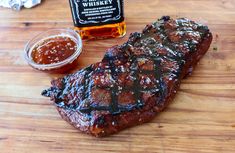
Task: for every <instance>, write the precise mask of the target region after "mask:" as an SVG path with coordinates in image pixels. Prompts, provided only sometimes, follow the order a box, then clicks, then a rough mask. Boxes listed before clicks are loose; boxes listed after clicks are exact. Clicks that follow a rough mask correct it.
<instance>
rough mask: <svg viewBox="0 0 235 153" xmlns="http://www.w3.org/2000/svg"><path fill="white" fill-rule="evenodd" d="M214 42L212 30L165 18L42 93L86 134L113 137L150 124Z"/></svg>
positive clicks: (190, 22)
mask: <svg viewBox="0 0 235 153" xmlns="http://www.w3.org/2000/svg"><path fill="white" fill-rule="evenodd" d="M211 39H212V35H211V33H210V32H209V30H208V28H207V27H206V26H203V25H201V24H197V23H195V22H194V21H190V20H188V19H185V18H181V19H176V20H173V19H170V18H169V17H162V18H161V19H160V20H158V21H157V22H155V23H153V24H152V25H147V26H146V27H145V29H144V30H143V32H142V33H137V32H136V33H133V34H131V36H130V38H129V40H128V42H127V43H125V44H123V45H122V46H114V47H112V48H110V49H109V50H108V51H107V52H106V54H105V56H104V58H103V60H102V61H101V62H98V63H95V64H92V65H90V66H89V67H87V68H85V69H82V70H80V71H78V72H77V73H74V74H70V75H68V76H65V77H64V78H60V79H57V80H54V81H52V87H51V88H50V89H48V90H45V91H43V93H42V94H43V95H45V96H49V97H51V99H52V100H53V101H54V102H55V104H56V106H57V109H58V111H59V112H60V114H61V116H62V117H63V118H64V119H65V120H67V121H68V122H69V123H71V124H72V125H73V126H75V127H76V128H78V129H80V130H81V131H84V132H86V133H90V134H92V135H95V136H105V135H108V134H112V133H115V132H118V131H120V130H122V129H124V128H127V127H131V126H134V125H137V124H141V123H144V122H147V121H149V120H151V119H152V118H153V117H154V116H155V115H156V113H157V112H159V111H160V110H162V109H163V108H165V107H166V106H167V104H168V103H169V102H170V100H171V99H172V98H173V96H174V95H175V93H176V91H177V89H178V87H179V83H180V80H181V79H182V78H183V77H184V76H185V75H186V74H187V73H188V71H189V69H191V68H192V67H193V66H195V64H196V62H197V61H198V60H199V59H200V57H201V56H202V55H203V54H204V53H205V52H206V51H207V50H208V48H209V45H210V43H211Z"/></svg>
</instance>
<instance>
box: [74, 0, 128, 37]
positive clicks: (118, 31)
mask: <svg viewBox="0 0 235 153" xmlns="http://www.w3.org/2000/svg"><path fill="white" fill-rule="evenodd" d="M123 3H124V2H123V0H70V7H71V12H72V17H73V22H74V26H75V30H76V31H78V32H79V33H80V35H81V37H82V39H83V40H86V39H89V40H90V39H105V38H116V37H122V36H124V35H125V34H126V23H125V20H124V13H123V12H124V10H123V9H124V8H123Z"/></svg>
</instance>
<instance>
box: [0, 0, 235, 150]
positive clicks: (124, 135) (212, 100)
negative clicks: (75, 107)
mask: <svg viewBox="0 0 235 153" xmlns="http://www.w3.org/2000/svg"><path fill="white" fill-rule="evenodd" d="M162 15H171V16H172V17H188V18H190V19H193V20H196V21H200V22H202V23H204V24H207V25H208V26H209V28H210V29H211V31H212V32H213V35H214V40H213V44H212V45H211V48H210V50H209V51H208V53H207V54H206V55H205V56H204V57H203V59H202V60H201V61H200V63H199V64H198V66H197V68H196V70H195V71H194V72H193V75H192V76H191V77H189V78H188V79H186V80H183V82H182V85H181V88H180V91H179V93H178V95H177V96H176V98H175V100H174V101H173V103H172V104H171V105H170V106H169V107H168V109H166V110H165V111H164V112H162V113H160V114H159V115H158V116H157V117H156V118H155V119H154V120H153V121H151V122H150V123H147V124H144V125H141V126H138V127H134V128H131V129H127V130H124V131H122V132H121V133H119V134H116V135H113V136H110V137H107V138H101V139H98V138H94V137H91V136H88V135H85V134H82V133H80V132H79V131H77V130H75V129H74V128H73V127H71V126H70V125H69V124H67V123H66V122H65V121H64V120H62V119H61V117H60V116H59V114H58V113H57V111H56V109H55V107H54V106H53V105H52V103H51V102H50V101H49V99H48V98H44V97H42V96H41V95H40V93H41V91H42V90H43V89H45V88H47V87H48V86H49V85H50V80H51V79H52V78H55V77H59V76H63V75H64V74H47V73H43V72H39V71H36V70H34V69H32V68H31V67H30V66H28V65H27V63H26V62H25V60H24V58H23V48H24V45H25V44H26V42H27V41H28V40H29V39H30V38H32V37H33V36H34V35H36V34H38V33H40V32H42V31H45V30H48V29H49V28H68V27H73V23H72V19H71V14H70V8H69V4H68V1H66V0H60V1H58V0H44V1H43V3H42V4H41V5H40V6H38V7H36V8H33V9H24V10H22V11H20V12H14V11H11V10H9V9H5V8H0V150H1V151H0V152H1V153H49V152H50V153H52V152H56V153H78V152H85V153H93V152H102V153H103V152H125V153H128V152H139V153H142V152H145V153H147V152H159V153H170V152H185V153H190V152H195V153H198V152H206V153H207V152H208V153H209V152H218V153H224V152H228V153H234V152H235V0H126V1H125V16H126V22H127V35H126V36H125V37H124V38H120V39H109V40H99V41H90V42H85V43H84V51H83V53H82V55H81V57H80V60H79V61H80V62H79V64H78V66H77V70H79V69H80V68H82V67H84V66H87V65H89V64H91V63H94V62H97V61H99V60H100V59H101V58H102V56H103V55H104V51H105V50H106V49H107V48H109V47H111V46H113V45H116V44H122V43H123V42H125V41H126V40H127V38H128V35H129V34H130V33H131V32H134V31H140V30H141V29H142V28H143V27H144V26H145V24H147V23H151V22H152V21H154V20H156V19H157V18H159V17H161V16H162ZM213 48H217V50H216V49H213Z"/></svg>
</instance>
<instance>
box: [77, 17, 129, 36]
mask: <svg viewBox="0 0 235 153" xmlns="http://www.w3.org/2000/svg"><path fill="white" fill-rule="evenodd" d="M75 30H76V31H78V32H79V34H80V35H81V38H82V39H83V40H92V39H106V38H117V37H123V36H124V35H125V34H126V23H125V21H122V22H120V23H113V24H107V25H102V26H92V27H75Z"/></svg>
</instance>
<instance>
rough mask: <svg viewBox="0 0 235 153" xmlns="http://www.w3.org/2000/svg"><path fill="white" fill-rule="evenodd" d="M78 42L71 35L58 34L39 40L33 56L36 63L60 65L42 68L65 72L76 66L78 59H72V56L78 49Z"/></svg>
mask: <svg viewBox="0 0 235 153" xmlns="http://www.w3.org/2000/svg"><path fill="white" fill-rule="evenodd" d="M77 49H78V47H77V43H76V42H75V41H74V40H73V39H72V38H70V37H69V36H63V35H57V36H52V37H48V38H45V39H43V40H42V41H39V42H38V43H37V44H36V45H35V46H34V47H33V48H32V51H31V58H32V60H33V61H34V62H35V63H36V64H41V65H45V66H47V65H54V64H58V65H60V63H61V62H63V61H66V63H67V64H61V66H56V68H51V69H40V70H43V71H47V72H59V73H61V72H65V71H67V70H69V69H71V68H73V67H75V66H76V60H72V59H71V61H70V59H69V58H70V57H71V56H73V55H74V54H75V52H76V51H77Z"/></svg>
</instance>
